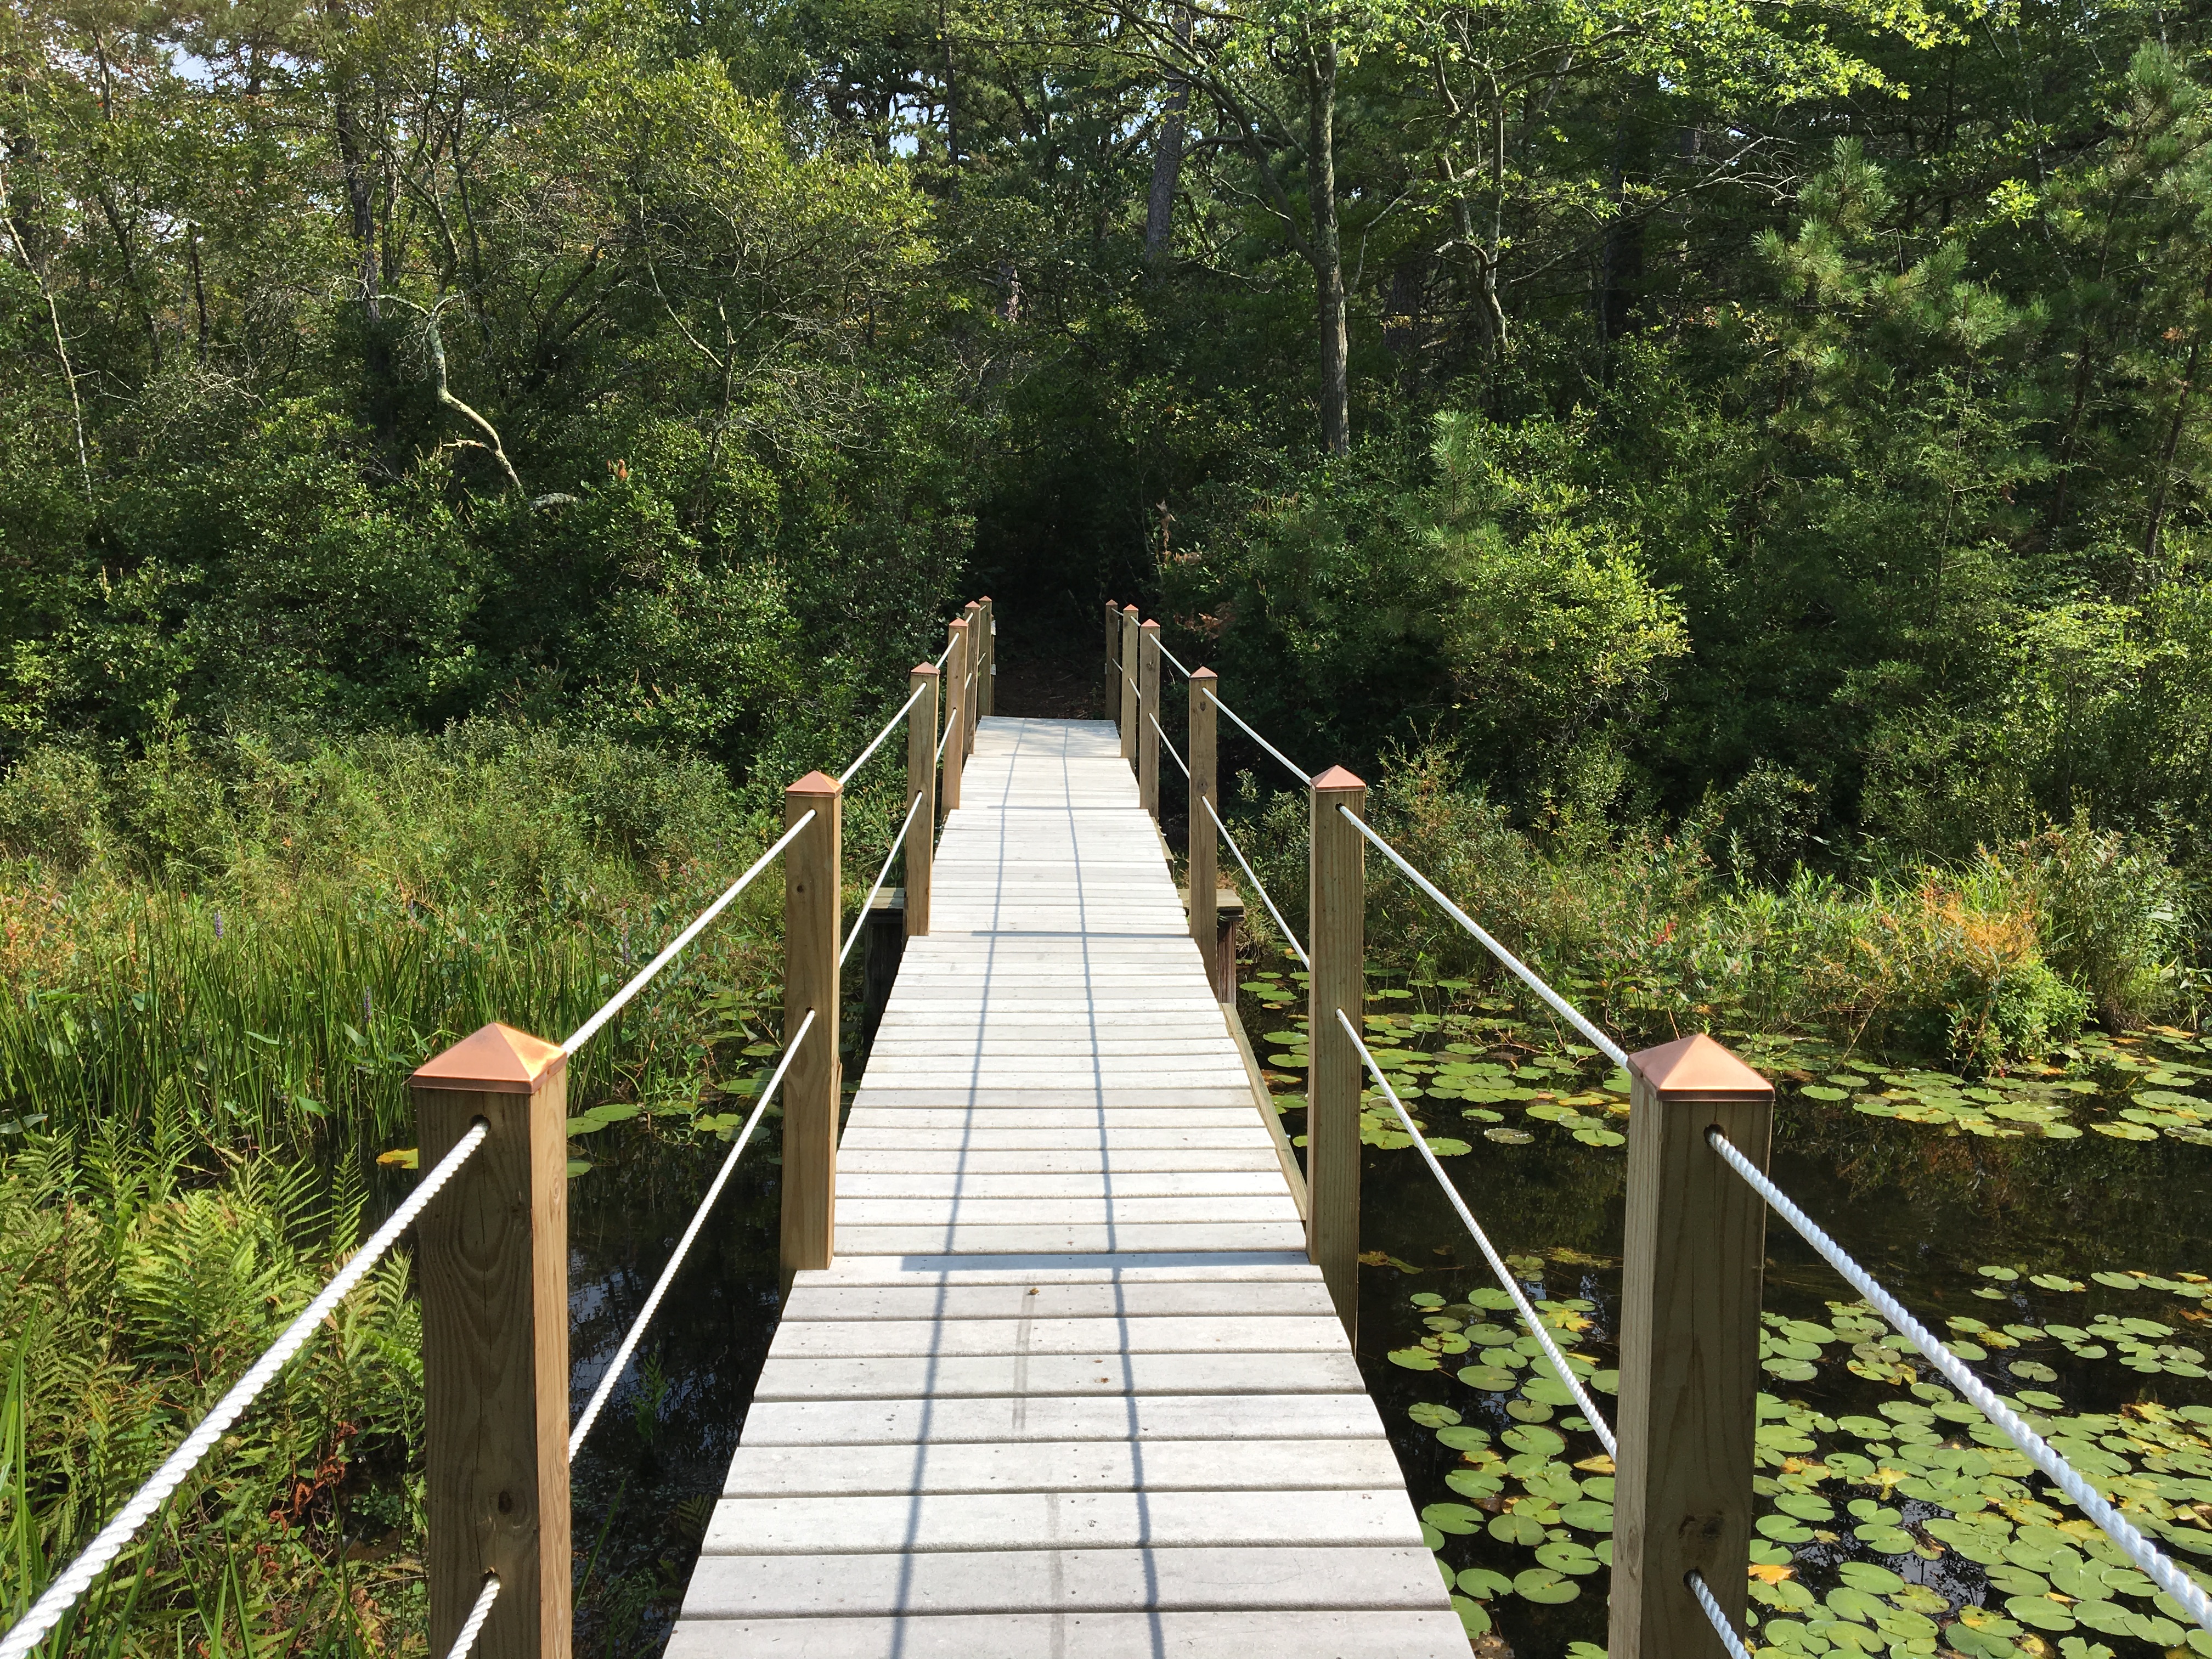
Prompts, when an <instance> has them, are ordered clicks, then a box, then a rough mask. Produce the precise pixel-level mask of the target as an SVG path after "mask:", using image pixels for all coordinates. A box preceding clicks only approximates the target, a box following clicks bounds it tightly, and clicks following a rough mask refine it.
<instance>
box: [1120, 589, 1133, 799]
mask: <svg viewBox="0 0 2212 1659" xmlns="http://www.w3.org/2000/svg"><path fill="white" fill-rule="evenodd" d="M1121 758H1122V759H1123V760H1125V761H1127V762H1128V763H1130V764H1131V765H1135V764H1136V761H1137V607H1136V606H1135V605H1124V606H1123V607H1122V609H1121Z"/></svg>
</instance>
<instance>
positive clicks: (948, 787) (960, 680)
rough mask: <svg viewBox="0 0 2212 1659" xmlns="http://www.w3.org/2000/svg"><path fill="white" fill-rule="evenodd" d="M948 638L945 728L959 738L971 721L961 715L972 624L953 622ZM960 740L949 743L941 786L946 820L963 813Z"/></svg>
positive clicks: (940, 803) (941, 802)
mask: <svg viewBox="0 0 2212 1659" xmlns="http://www.w3.org/2000/svg"><path fill="white" fill-rule="evenodd" d="M945 635H946V637H947V638H948V639H949V640H950V641H951V644H952V652H951V655H950V656H948V657H946V658H945V726H944V729H945V731H947V732H955V733H956V734H957V732H959V731H960V730H961V729H962V728H963V726H965V725H966V724H967V720H968V717H967V715H965V714H963V713H961V711H960V699H961V696H962V689H963V687H964V686H965V685H966V684H967V683H968V624H967V623H965V622H964V621H963V622H951V623H946V624H945ZM961 759H962V756H961V752H960V738H958V736H957V735H955V736H952V737H949V738H945V781H944V782H943V783H942V784H940V785H939V795H940V797H941V799H940V800H939V805H941V806H942V807H943V808H944V811H945V817H951V816H952V815H953V813H955V812H957V811H959V810H960V762H961Z"/></svg>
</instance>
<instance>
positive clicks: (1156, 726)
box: [1145, 714, 1190, 778]
mask: <svg viewBox="0 0 2212 1659" xmlns="http://www.w3.org/2000/svg"><path fill="white" fill-rule="evenodd" d="M1145 718H1146V720H1150V721H1152V730H1153V731H1155V732H1159V734H1160V742H1161V743H1162V744H1164V746H1165V747H1166V749H1167V751H1168V758H1169V759H1170V760H1171V761H1173V762H1174V763H1176V765H1177V766H1179V767H1182V775H1183V776H1185V777H1186V778H1188V776H1189V775H1190V768H1189V767H1188V766H1184V765H1183V759H1182V756H1181V755H1178V754H1176V746H1175V739H1174V738H1171V737H1170V736H1169V735H1168V734H1167V733H1166V732H1164V731H1161V728H1160V717H1159V716H1158V714H1147V715H1146V716H1145Z"/></svg>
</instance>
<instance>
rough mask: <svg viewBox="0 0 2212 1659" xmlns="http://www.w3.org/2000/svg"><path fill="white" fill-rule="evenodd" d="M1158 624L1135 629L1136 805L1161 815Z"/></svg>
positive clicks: (1144, 624)
mask: <svg viewBox="0 0 2212 1659" xmlns="http://www.w3.org/2000/svg"><path fill="white" fill-rule="evenodd" d="M1165 724H1166V722H1165V721H1164V720H1161V719H1160V625H1159V623H1158V622H1157V621H1154V620H1152V619H1150V618H1147V619H1146V622H1145V623H1143V624H1142V625H1141V626H1140V627H1139V629H1137V805H1139V806H1141V807H1143V808H1144V809H1145V811H1147V812H1150V813H1151V814H1152V817H1154V818H1155V819H1157V818H1158V817H1159V815H1160V731H1161V728H1162V727H1163V726H1164V725H1165Z"/></svg>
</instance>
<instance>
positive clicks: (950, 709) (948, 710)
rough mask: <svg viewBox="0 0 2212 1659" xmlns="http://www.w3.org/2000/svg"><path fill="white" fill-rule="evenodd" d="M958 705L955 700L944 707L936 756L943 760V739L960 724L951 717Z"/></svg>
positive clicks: (949, 735)
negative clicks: (942, 728)
mask: <svg viewBox="0 0 2212 1659" xmlns="http://www.w3.org/2000/svg"><path fill="white" fill-rule="evenodd" d="M959 707H960V705H959V704H958V703H957V702H955V703H950V704H947V705H946V707H945V729H944V730H943V731H942V732H939V733H938V734H937V755H936V758H937V759H939V760H943V759H944V758H945V739H946V738H949V737H951V735H952V728H953V727H954V726H957V725H959V724H960V722H959V721H958V720H955V719H953V718H952V717H953V715H954V714H956V713H957V711H958V709H959ZM916 799H920V797H918V796H917V797H916Z"/></svg>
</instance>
